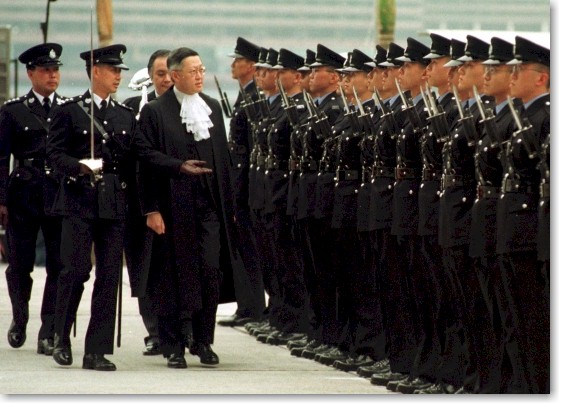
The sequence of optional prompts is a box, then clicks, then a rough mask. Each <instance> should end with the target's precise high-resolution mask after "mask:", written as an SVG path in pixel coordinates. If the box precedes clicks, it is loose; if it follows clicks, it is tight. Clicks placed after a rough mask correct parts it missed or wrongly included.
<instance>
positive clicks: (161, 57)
mask: <svg viewBox="0 0 565 407" xmlns="http://www.w3.org/2000/svg"><path fill="white" fill-rule="evenodd" d="M169 53H170V51H169V50H167V49H159V50H157V51H155V52H154V53H153V54H151V56H150V57H149V62H148V63H147V73H148V75H149V78H150V80H151V83H152V84H153V87H154V89H153V91H151V92H149V93H148V94H147V95H146V96H147V99H146V100H145V101H144V102H149V101H151V100H153V99H155V98H157V97H159V95H162V94H163V93H165V92H166V91H167V90H168V89H169V88H170V87H171V86H172V85H173V82H172V81H171V75H170V74H169V70H168V69H167V57H168V56H169ZM142 99H143V98H142V95H140V96H134V97H131V98H128V99H126V100H124V105H126V106H129V107H131V108H132V109H133V111H134V112H135V113H136V114H137V117H139V112H140V110H141V108H142V107H143V105H142V104H141V102H142ZM138 174H139V169H138V163H137V161H132V168H131V174H130V179H129V181H128V185H129V188H128V211H127V217H126V232H125V240H124V250H125V259H126V265H127V268H128V274H129V281H130V286H131V292H132V296H133V297H137V299H138V304H139V314H140V315H141V318H142V320H143V324H144V325H145V329H147V333H148V334H149V335H148V336H146V337H145V338H144V342H145V349H143V355H146V356H150V355H159V354H160V353H161V351H160V348H159V334H158V332H157V316H156V315H155V314H154V313H153V311H152V309H151V304H150V301H149V298H148V297H147V296H143V295H140V292H144V291H145V289H144V287H145V285H146V284H147V281H145V280H143V281H142V280H141V279H140V276H141V275H143V271H142V269H143V267H144V266H146V265H145V261H146V260H147V257H148V256H142V255H141V254H142V253H144V250H145V249H144V245H145V231H146V229H147V225H146V224H145V216H143V214H142V213H141V208H140V206H139V192H138V190H137V176H138ZM146 250H147V251H146V252H145V253H147V252H148V251H149V250H150V249H149V248H147V249H146Z"/></svg>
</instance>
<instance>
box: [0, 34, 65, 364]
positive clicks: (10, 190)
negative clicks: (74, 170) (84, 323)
mask: <svg viewBox="0 0 565 407" xmlns="http://www.w3.org/2000/svg"><path fill="white" fill-rule="evenodd" d="M62 50H63V48H62V47H61V45H59V44H55V43H46V44H40V45H36V46H34V47H31V48H30V49H28V50H27V51H25V52H23V53H22V54H21V55H20V56H19V58H18V59H19V61H20V62H21V63H23V64H25V66H26V70H27V76H28V78H29V80H30V82H31V85H32V88H31V90H30V91H29V92H28V93H27V95H25V96H22V97H19V98H17V99H13V100H11V101H8V102H6V104H5V105H4V106H3V107H2V109H1V110H0V221H1V223H0V224H1V225H2V227H4V228H6V229H7V230H6V235H7V242H8V262H9V265H8V268H7V269H6V280H7V283H8V293H9V295H10V300H11V303H12V323H11V325H10V329H9V330H8V343H9V344H10V346H11V347H13V348H19V347H21V346H22V345H23V344H24V342H25V340H26V327H27V323H28V319H29V299H30V295H31V288H32V284H33V280H32V278H31V272H32V271H33V266H34V260H35V246H36V242H37V236H38V233H39V230H40V229H41V231H42V232H43V236H44V240H45V242H46V246H45V255H46V272H47V279H46V282H45V288H44V291H43V301H42V304H41V328H40V330H39V335H38V343H37V353H39V354H45V355H51V354H52V353H53V333H54V332H53V329H54V326H53V324H54V318H55V298H56V295H57V279H58V277H59V273H60V271H61V269H62V264H61V258H60V253H59V250H60V241H61V219H60V217H58V216H53V215H52V214H51V213H50V210H51V206H52V204H53V199H54V197H55V193H56V191H57V181H56V179H55V178H54V176H53V175H54V174H53V172H52V169H51V167H50V165H49V163H48V161H47V157H46V149H45V146H46V143H47V132H48V128H49V122H50V120H51V119H50V114H49V113H50V111H51V110H52V109H51V107H52V106H55V105H57V104H59V103H61V102H62V100H63V99H62V98H61V96H59V95H58V94H57V93H56V92H55V91H56V89H57V87H58V86H59V81H60V78H61V74H60V72H59V66H61V65H62V63H61V62H60V61H59V57H60V56H61V52H62ZM10 155H13V157H14V159H15V162H14V164H15V169H14V171H13V172H12V173H10Z"/></svg>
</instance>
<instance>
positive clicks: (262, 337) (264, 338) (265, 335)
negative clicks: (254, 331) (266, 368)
mask: <svg viewBox="0 0 565 407" xmlns="http://www.w3.org/2000/svg"><path fill="white" fill-rule="evenodd" d="M281 333H282V332H280V331H278V330H276V329H275V330H273V331H270V332H263V333H260V334H259V335H257V340H258V341H259V342H261V343H267V338H268V337H269V336H271V335H280V334H281Z"/></svg>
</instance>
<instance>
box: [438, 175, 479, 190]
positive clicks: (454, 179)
mask: <svg viewBox="0 0 565 407" xmlns="http://www.w3.org/2000/svg"><path fill="white" fill-rule="evenodd" d="M473 182H474V180H473V179H472V178H468V177H464V176H462V175H445V174H444V175H442V176H441V188H442V189H446V188H451V187H463V186H466V185H472V184H473Z"/></svg>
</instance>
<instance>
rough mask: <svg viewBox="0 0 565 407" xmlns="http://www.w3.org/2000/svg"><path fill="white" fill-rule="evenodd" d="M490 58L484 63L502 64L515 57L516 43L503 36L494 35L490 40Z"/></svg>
mask: <svg viewBox="0 0 565 407" xmlns="http://www.w3.org/2000/svg"><path fill="white" fill-rule="evenodd" d="M488 58H489V59H487V60H486V61H485V62H483V64H484V65H501V64H505V63H507V62H508V61H510V60H511V59H512V58H514V45H513V44H512V43H510V42H508V41H504V40H503V39H502V38H498V37H492V38H491V40H490V48H489V52H488Z"/></svg>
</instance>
